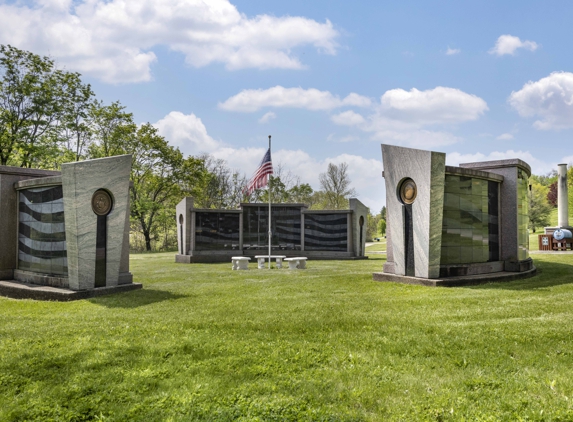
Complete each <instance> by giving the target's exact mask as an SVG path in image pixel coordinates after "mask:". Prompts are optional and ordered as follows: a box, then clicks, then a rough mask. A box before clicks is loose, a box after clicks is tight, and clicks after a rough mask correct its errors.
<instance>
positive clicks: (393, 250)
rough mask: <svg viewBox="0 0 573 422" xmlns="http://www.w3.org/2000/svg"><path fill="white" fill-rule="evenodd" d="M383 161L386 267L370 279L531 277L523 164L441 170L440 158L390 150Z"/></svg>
mask: <svg viewBox="0 0 573 422" xmlns="http://www.w3.org/2000/svg"><path fill="white" fill-rule="evenodd" d="M382 159H383V164H384V173H383V176H384V179H385V184H386V207H387V224H388V226H387V241H388V244H387V262H386V264H385V265H384V270H383V272H381V273H375V274H374V279H375V280H379V281H400V282H405V283H416V284H426V285H456V284H468V283H470V284H471V283H477V282H484V281H491V280H497V279H502V278H505V279H508V278H517V277H522V276H530V275H533V274H534V273H535V267H534V265H533V262H532V260H531V258H530V257H529V236H528V220H529V212H528V204H529V198H528V178H529V176H530V175H531V169H530V167H529V165H528V164H527V163H525V162H524V161H522V160H519V159H510V160H498V161H486V162H479V163H467V164H461V165H460V166H459V167H454V166H446V164H445V162H446V155H445V154H444V153H440V152H433V151H424V150H418V149H411V148H403V147H398V146H392V145H382Z"/></svg>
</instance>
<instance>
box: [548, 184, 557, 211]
mask: <svg viewBox="0 0 573 422" xmlns="http://www.w3.org/2000/svg"><path fill="white" fill-rule="evenodd" d="M546 198H547V201H548V202H549V204H550V205H551V206H552V207H553V208H556V207H557V182H553V183H551V184H550V185H549V190H548V191H547V196H546Z"/></svg>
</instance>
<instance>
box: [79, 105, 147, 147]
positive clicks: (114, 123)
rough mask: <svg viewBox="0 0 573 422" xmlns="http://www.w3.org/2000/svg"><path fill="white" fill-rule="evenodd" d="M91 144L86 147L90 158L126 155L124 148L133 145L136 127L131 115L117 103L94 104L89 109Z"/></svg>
mask: <svg viewBox="0 0 573 422" xmlns="http://www.w3.org/2000/svg"><path fill="white" fill-rule="evenodd" d="M89 119H90V125H91V143H90V144H89V146H88V155H89V157H90V158H102V157H111V156H114V155H121V154H126V146H127V145H130V144H133V142H134V140H135V137H136V133H137V125H136V124H135V123H134V121H133V114H132V113H128V112H126V111H125V107H124V106H122V105H121V104H120V102H119V101H116V102H114V103H112V104H111V105H108V106H106V105H104V104H103V103H102V102H101V101H98V102H94V103H93V104H92V105H91V107H90V108H89Z"/></svg>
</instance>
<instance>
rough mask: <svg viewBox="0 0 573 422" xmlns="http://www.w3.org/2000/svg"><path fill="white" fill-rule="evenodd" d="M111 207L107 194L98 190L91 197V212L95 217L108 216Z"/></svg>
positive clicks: (109, 197) (111, 203)
mask: <svg viewBox="0 0 573 422" xmlns="http://www.w3.org/2000/svg"><path fill="white" fill-rule="evenodd" d="M112 205H113V202H112V199H111V196H110V194H109V192H107V191H105V190H103V189H100V190H97V191H95V193H94V194H93V196H92V210H93V212H94V213H96V214H97V215H108V214H109V213H110V211H111V207H112Z"/></svg>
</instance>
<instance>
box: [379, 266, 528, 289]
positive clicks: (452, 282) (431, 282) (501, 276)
mask: <svg viewBox="0 0 573 422" xmlns="http://www.w3.org/2000/svg"><path fill="white" fill-rule="evenodd" d="M536 273H537V268H535V267H533V268H532V269H530V270H529V271H523V272H509V271H500V272H496V273H489V274H477V275H466V276H459V277H443V278H433V279H430V278H418V277H406V276H402V275H396V274H389V273H374V274H372V279H373V280H374V281H390V282H394V283H402V284H417V285H420V286H430V287H456V286H474V285H477V284H485V283H498V282H504V281H513V280H520V279H524V278H529V277H533V276H534V275H535V274H536Z"/></svg>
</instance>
